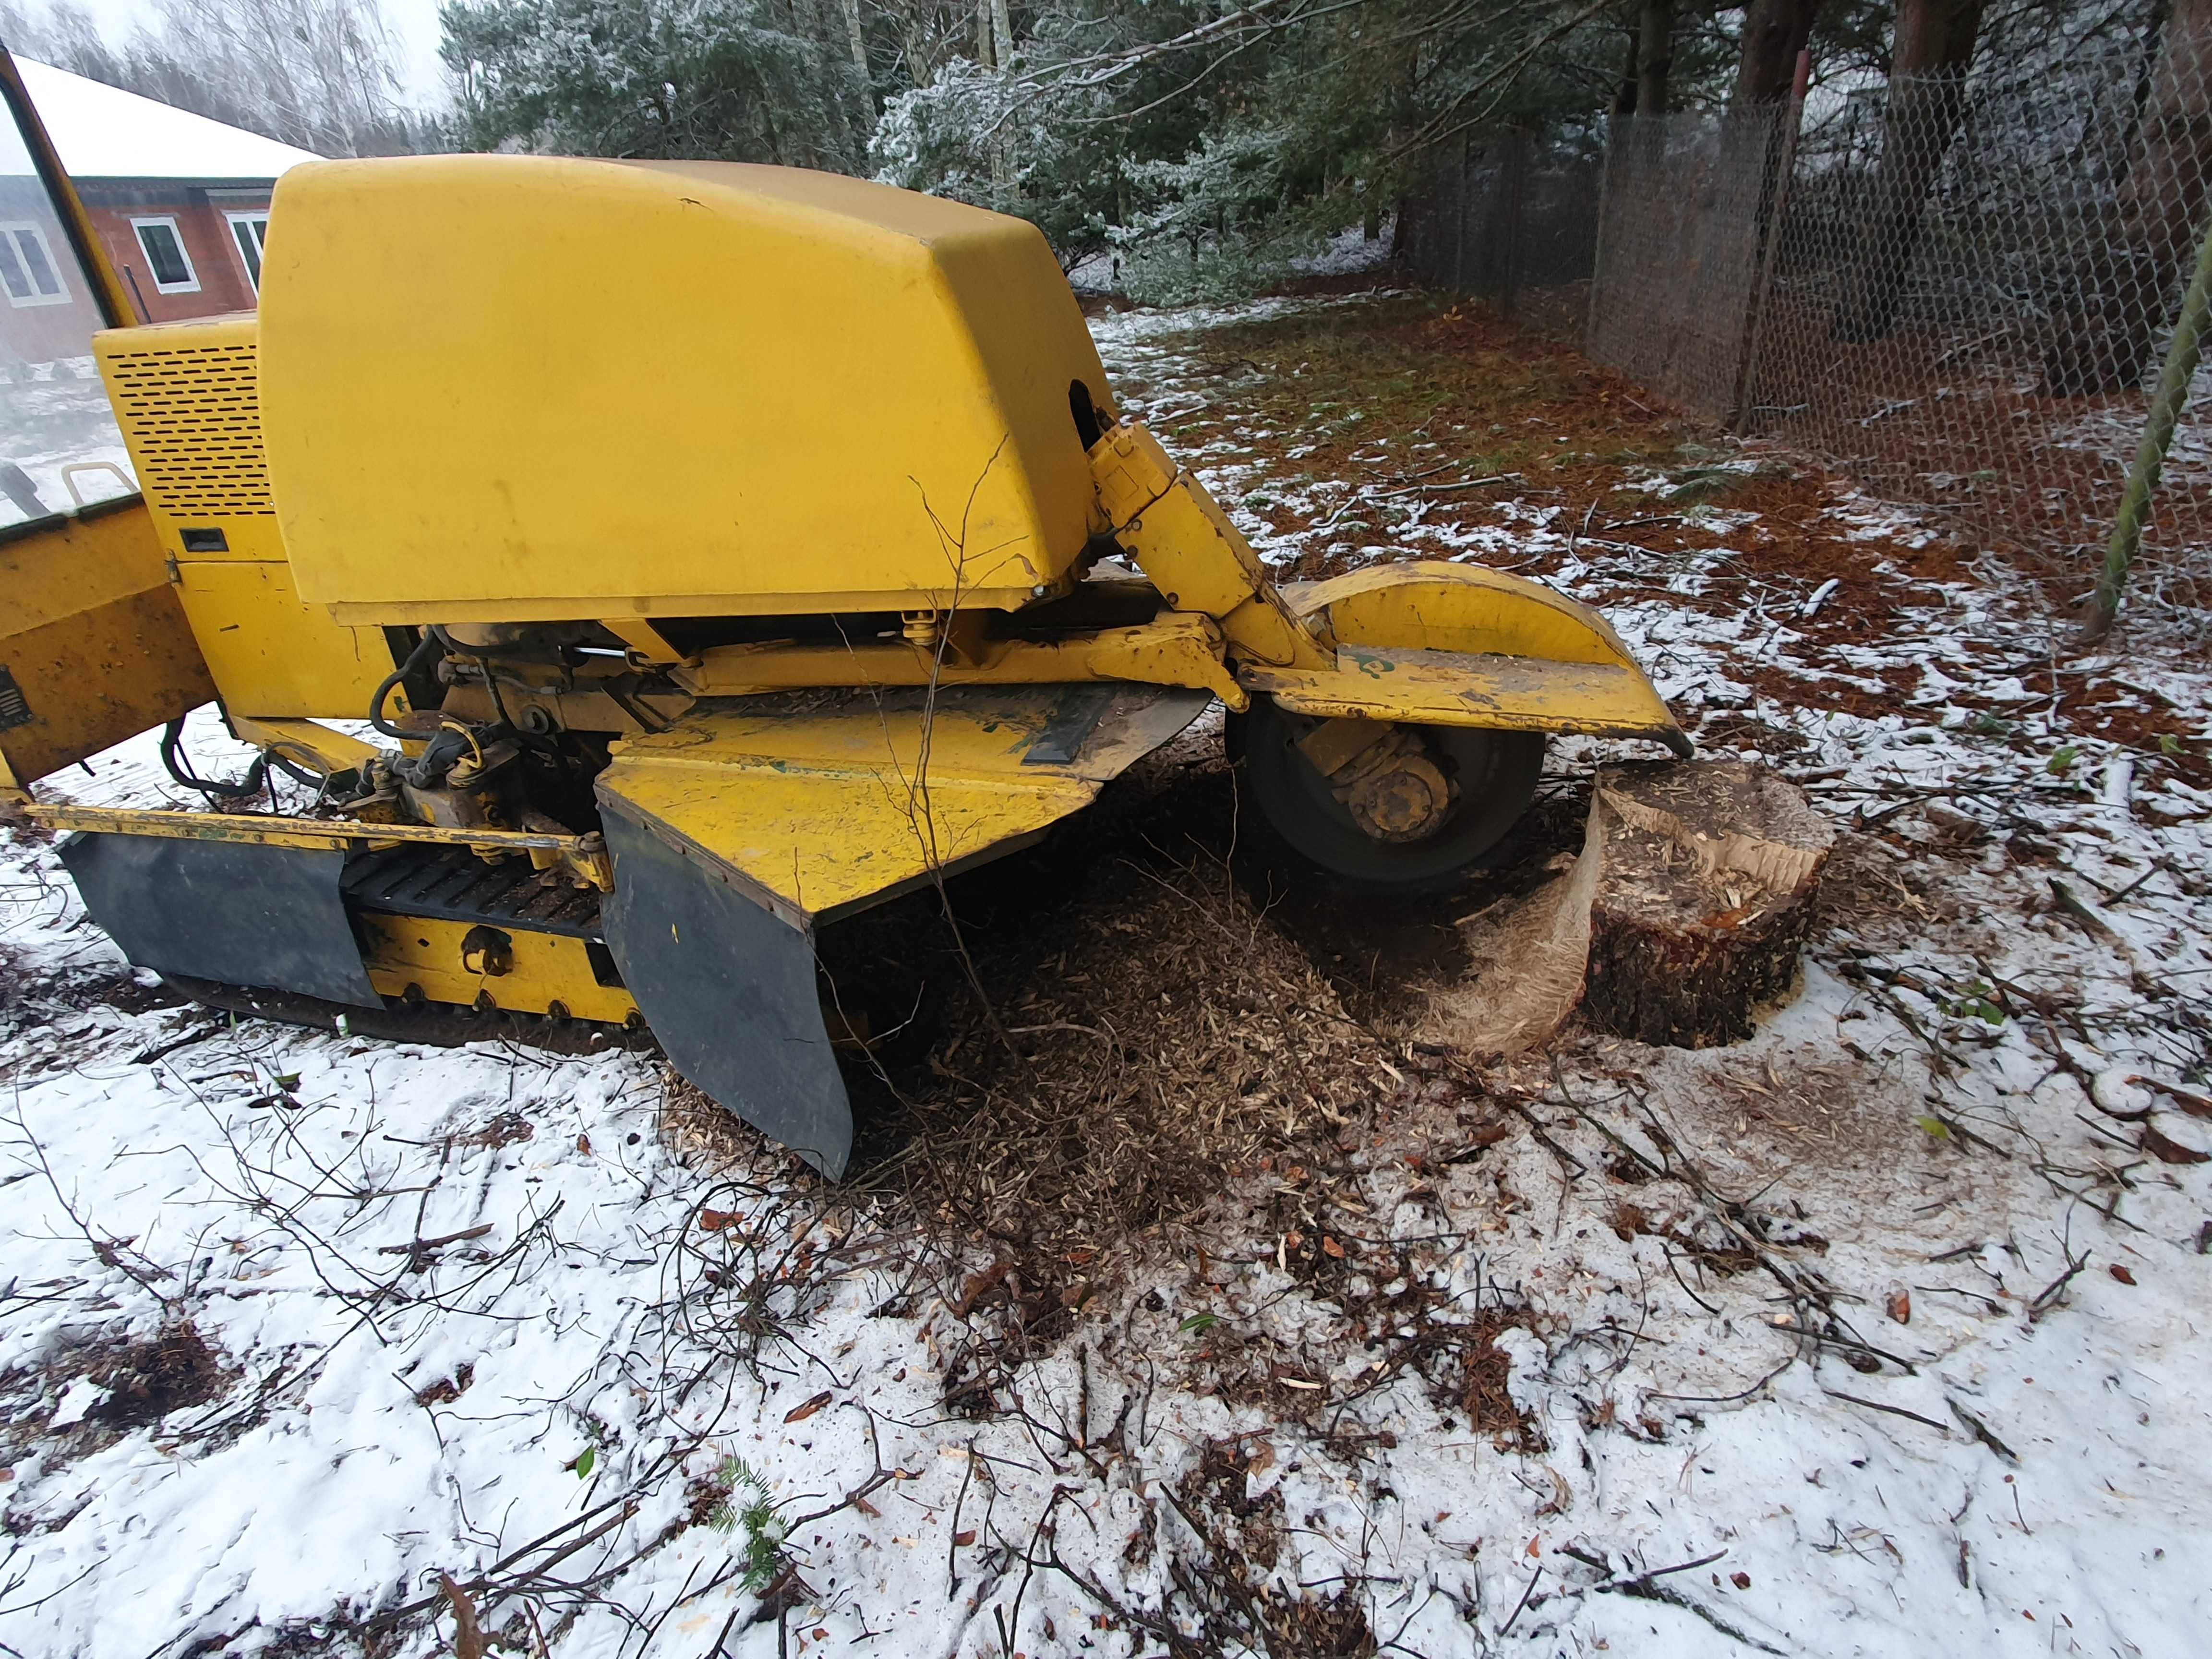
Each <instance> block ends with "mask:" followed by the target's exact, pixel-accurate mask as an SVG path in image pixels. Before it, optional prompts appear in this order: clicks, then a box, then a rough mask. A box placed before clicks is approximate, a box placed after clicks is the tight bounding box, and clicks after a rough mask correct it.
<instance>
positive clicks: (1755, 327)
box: [1727, 50, 1813, 432]
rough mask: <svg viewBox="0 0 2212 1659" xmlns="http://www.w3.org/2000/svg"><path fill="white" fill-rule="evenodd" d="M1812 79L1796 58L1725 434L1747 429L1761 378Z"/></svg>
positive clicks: (1804, 56) (1809, 65) (1805, 58)
mask: <svg viewBox="0 0 2212 1659" xmlns="http://www.w3.org/2000/svg"><path fill="white" fill-rule="evenodd" d="M1812 79H1813V54H1812V52H1810V51H1809V50H1808V51H1805V52H1799V53H1798V54H1797V72H1796V75H1795V76H1793V77H1792V78H1791V80H1790V102H1789V104H1788V106H1786V107H1785V108H1784V109H1783V110H1781V111H1780V112H1778V117H1779V118H1780V120H1781V121H1782V122H1783V124H1784V125H1783V128H1782V158H1781V160H1780V161H1778V163H1777V164H1776V166H1775V169H1774V203H1773V206H1772V208H1771V210H1770V211H1769V214H1768V218H1767V222H1766V227H1765V230H1766V234H1765V236H1764V238H1762V239H1761V244H1760V246H1759V272H1758V275H1757V276H1755V277H1754V278H1753V282H1752V289H1751V312H1750V314H1749V316H1747V318H1746V319H1744V338H1743V361H1742V362H1741V363H1739V364H1738V365H1737V367H1736V380H1735V396H1734V397H1733V398H1730V399H1729V411H1728V421H1727V426H1728V429H1729V431H1731V432H1741V431H1742V430H1743V428H1745V427H1746V426H1747V425H1748V424H1749V423H1750V421H1751V415H1752V404H1751V400H1752V398H1753V396H1755V395H1756V392H1757V388H1756V386H1755V384H1754V382H1755V380H1756V377H1757V375H1758V373H1759V345H1760V343H1761V336H1762V335H1764V334H1765V325H1766V297H1767V292H1768V290H1769V289H1771V288H1772V287H1773V285H1774V267H1775V265H1776V264H1777V263H1778V261H1779V259H1780V258H1781V255H1782V231H1783V222H1784V216H1786V215H1787V214H1788V213H1789V211H1790V180H1791V179H1792V178H1793V177H1794V176H1795V175H1796V171H1797V136H1798V133H1799V132H1800V131H1802V129H1803V127H1804V125H1805V94H1806V91H1807V89H1808V87H1809V86H1810V85H1811V83H1812Z"/></svg>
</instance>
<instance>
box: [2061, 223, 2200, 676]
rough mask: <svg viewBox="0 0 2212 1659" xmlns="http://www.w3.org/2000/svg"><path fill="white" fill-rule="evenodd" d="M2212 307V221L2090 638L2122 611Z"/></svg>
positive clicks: (2110, 548)
mask: <svg viewBox="0 0 2212 1659" xmlns="http://www.w3.org/2000/svg"><path fill="white" fill-rule="evenodd" d="M2207 313H2212V223H2208V224H2207V225H2206V226H2205V228H2204V240H2203V243H2202V244H2201V245H2200V246H2198V248H2197V269H2196V270H2194V271H2192V272H2191V273H2190V277H2189V291H2188V292H2187V293H2186V294H2185V295H2183V296H2182V300H2181V314H2180V315H2179V317H2177V318H2176V319H2174V324H2173V340H2172V343H2171V344H2170V345H2168V346H2167V347H2166V364H2165V366H2164V367H2163V368H2160V370H2159V374H2158V389H2157V390H2156V391H2155V392H2153V393H2152V394H2151V400H2150V412H2149V417H2148V419H2147V420H2146V421H2145V422H2144V423H2143V435H2142V442H2141V443H2140V444H2138V445H2137V446H2136V461H2135V465H2134V466H2133V467H2131V468H2130V470H2129V472H2128V488H2127V492H2126V494H2124V495H2122V496H2121V497H2120V510H2119V513H2118V516H2117V517H2116V518H2115V519H2114V520H2113V523H2112V541H2111V543H2110V544H2109V545H2107V546H2106V550H2105V568H2104V569H2103V570H2102V571H2101V572H2100V573H2099V574H2098V577H2097V592H2096V596H2095V598H2094V599H2092V600H2091V601H2090V605H2089V616H2088V620H2087V623H2086V624H2085V625H2084V626H2083V629H2082V630H2081V635H2082V641H2083V643H2085V644H2094V643H2095V642H2096V641H2100V640H2101V639H2103V638H2104V637H2105V635H2107V634H2109V633H2110V632H2112V622H2113V619H2114V618H2115V617H2118V615H2119V613H2120V593H2121V590H2122V589H2124V587H2125V586H2127V580H2128V570H2129V568H2130V566H2132V565H2133V564H2134V563H2135V557H2136V550H2137V549H2138V548H2139V547H2141V546H2142V529H2143V520H2144V519H2145V518H2146V517H2148V514H2149V512H2150V498H2151V496H2152V495H2153V494H2154V492H2155V491H2156V490H2157V489H2158V476H2159V474H2160V472H2161V471H2164V470H2165V468H2166V451H2167V450H2169V449H2171V448H2172V447H2173V431H2174V428H2175V427H2176V426H2178V425H2179V423H2180V421H2181V408H2182V405H2183V404H2185V403H2186V402H2187V401H2188V400H2189V383H2190V382H2191V380H2195V379H2196V378H2197V362H2198V360H2199V359H2200V358H2201V357H2202V356H2203V355H2204V325H2205V321H2206V317H2207Z"/></svg>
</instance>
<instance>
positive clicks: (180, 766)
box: [161, 720, 330, 800]
mask: <svg viewBox="0 0 2212 1659" xmlns="http://www.w3.org/2000/svg"><path fill="white" fill-rule="evenodd" d="M184 735H185V723H184V721H182V720H171V721H170V722H169V723H168V724H167V726H163V727H162V728H161V765H162V767H163V768H164V769H166V770H167V772H168V775H170V776H171V777H172V778H174V779H175V780H176V781H178V782H179V783H180V784H182V785H183V786H184V787H185V788H187V789H196V790H197V791H198V792H199V793H201V794H203V795H205V796H206V797H207V798H208V799H210V800H235V799H238V798H239V797H240V796H241V795H252V794H258V793H260V789H261V785H262V783H263V781H264V780H265V779H266V778H267V777H268V775H269V769H270V767H271V766H274V767H275V768H276V769H277V770H278V771H280V772H282V773H283V775H285V776H286V777H288V778H290V779H291V780H292V781H295V783H304V784H312V785H314V786H315V787H316V788H317V789H318V791H320V790H321V789H323V788H325V787H328V785H329V781H330V780H329V777H328V775H323V776H318V775H316V774H314V773H313V772H310V771H308V770H307V769H305V768H304V767H300V766H295V765H294V764H293V763H291V762H290V761H288V760H286V759H285V758H284V757H283V756H282V755H272V754H269V753H267V752H265V751H264V753H262V754H260V755H258V756H257V757H255V758H254V762H253V764H252V765H251V766H249V767H247V768H246V775H245V776H244V777H242V778H240V779H238V780H237V781H235V782H225V781H223V780H222V779H219V778H204V777H201V776H200V775H198V774H197V773H196V772H194V771H193V770H192V769H191V766H190V765H188V764H187V763H185V757H184V752H183V740H184Z"/></svg>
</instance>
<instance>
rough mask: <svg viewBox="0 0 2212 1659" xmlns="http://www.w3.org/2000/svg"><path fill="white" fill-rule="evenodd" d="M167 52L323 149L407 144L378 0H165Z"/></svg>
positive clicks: (278, 130)
mask: <svg viewBox="0 0 2212 1659" xmlns="http://www.w3.org/2000/svg"><path fill="white" fill-rule="evenodd" d="M161 15H162V22H163V29H162V40H163V43H164V45H165V46H167V49H168V51H169V52H170V54H171V55H172V56H173V58H177V59H179V60H180V61H181V62H183V63H185V64H190V65H191V66H192V68H193V69H194V70H196V71H197V73H199V74H200V75H201V76H204V77H205V78H207V79H209V80H210V81H212V82H214V83H215V84H216V86H218V87H219V88H222V89H223V90H225V91H226V92H228V93H229V94H232V95H233V96H234V97H235V98H236V99H237V100H238V101H239V102H240V103H241V104H243V105H245V106H247V107H248V108H251V109H252V110H254V111H255V112H257V113H258V114H260V115H261V116H262V117H263V118H264V121H265V122H266V124H267V129H268V130H269V131H271V133H272V135H273V136H274V137H278V138H281V139H283V140H284V141H285V142H286V143H293V144H297V145H299V146H301V148H302V149H312V150H315V151H317V152H319V153H320V154H323V155H373V154H376V153H379V152H380V151H385V150H389V149H406V148H410V147H411V146H410V145H409V144H408V143H406V142H405V137H406V125H407V124H406V119H405V112H404V104H403V102H402V98H401V89H400V82H399V70H398V46H397V44H396V42H395V41H394V40H393V39H392V32H391V30H390V28H389V27H387V26H386V23H385V21H384V14H383V12H382V11H381V9H380V8H379V6H378V4H377V0H161Z"/></svg>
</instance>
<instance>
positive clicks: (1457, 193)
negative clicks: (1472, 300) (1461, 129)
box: [1450, 133, 1468, 294]
mask: <svg viewBox="0 0 2212 1659" xmlns="http://www.w3.org/2000/svg"><path fill="white" fill-rule="evenodd" d="M1467 143H1468V141H1467V136H1466V135H1465V134H1464V133H1462V135H1461V136H1460V141H1459V161H1458V168H1459V170H1458V172H1456V173H1454V174H1453V176H1452V263H1451V283H1450V286H1451V289H1452V291H1453V292H1454V293H1455V294H1464V293H1466V292H1467Z"/></svg>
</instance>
